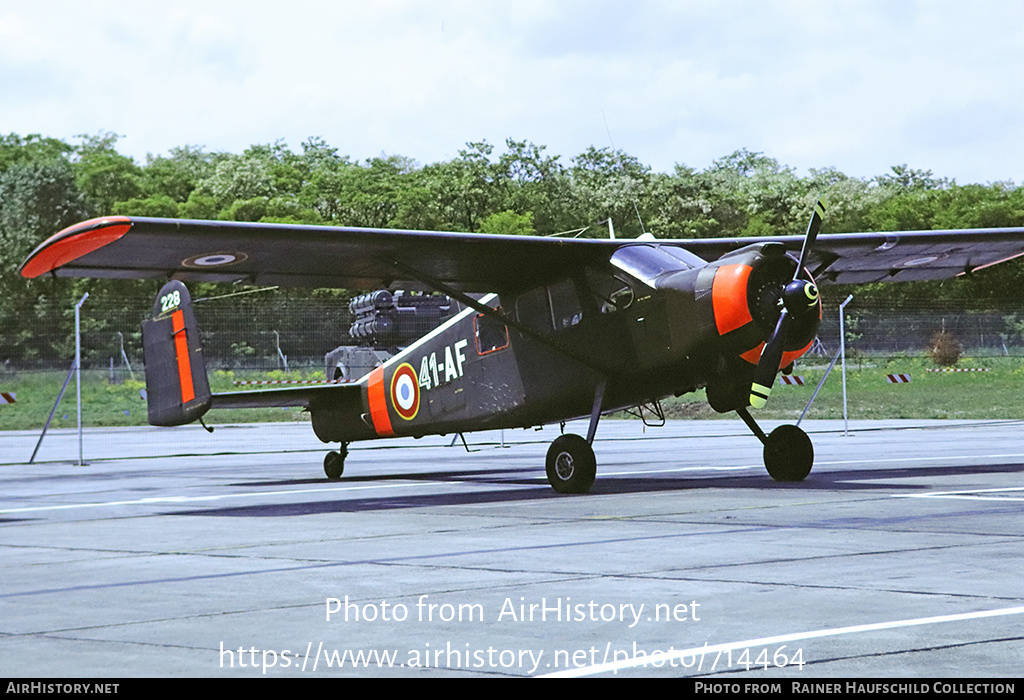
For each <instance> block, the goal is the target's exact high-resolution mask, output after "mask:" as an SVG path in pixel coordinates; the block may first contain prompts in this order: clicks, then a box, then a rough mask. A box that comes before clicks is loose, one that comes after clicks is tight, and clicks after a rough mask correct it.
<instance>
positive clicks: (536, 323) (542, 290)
mask: <svg viewBox="0 0 1024 700" xmlns="http://www.w3.org/2000/svg"><path fill="white" fill-rule="evenodd" d="M516 318H518V319H519V322H520V323H522V324H523V325H524V326H527V327H528V328H530V329H532V330H535V331H537V332H539V333H550V332H551V330H552V328H553V326H552V325H551V304H550V302H549V300H548V288H547V287H538V288H537V289H533V290H530V291H529V292H526V294H522V295H520V297H519V298H518V299H516Z"/></svg>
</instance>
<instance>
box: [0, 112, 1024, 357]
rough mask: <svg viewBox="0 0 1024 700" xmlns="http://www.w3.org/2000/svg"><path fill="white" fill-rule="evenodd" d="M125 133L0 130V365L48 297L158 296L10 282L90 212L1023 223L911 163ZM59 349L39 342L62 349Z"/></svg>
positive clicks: (890, 225)
mask: <svg viewBox="0 0 1024 700" xmlns="http://www.w3.org/2000/svg"><path fill="white" fill-rule="evenodd" d="M119 138H120V137H119V136H118V135H116V134H112V133H109V132H101V133H98V134H96V135H92V136H79V137H76V140H74V141H73V142H66V141H63V140H60V139H55V138H49V137H43V136H41V135H38V134H31V135H28V136H20V135H18V134H8V135H5V136H0V361H2V360H5V359H14V360H17V359H23V358H31V357H34V356H41V355H45V354H46V351H45V349H44V347H43V346H44V345H45V344H46V343H44V342H43V341H39V340H38V339H33V338H32V336H33V333H32V332H31V331H30V330H27V329H25V328H22V327H15V326H16V324H14V322H13V320H11V319H13V318H14V316H13V314H14V313H15V311H17V313H18V314H25V313H36V312H37V310H39V313H40V314H42V311H41V309H43V308H48V307H46V305H47V304H49V303H51V302H53V303H56V304H57V305H58V306H59V307H60V308H61V309H67V308H70V306H71V305H72V304H73V303H74V301H75V300H76V298H77V297H76V296H75V295H78V296H80V295H81V294H82V293H84V292H85V291H90V292H91V293H92V292H96V293H99V292H102V293H104V294H109V295H111V298H113V299H116V300H119V301H118V302H117V303H120V304H121V306H122V307H123V308H124V309H127V308H128V306H129V305H137V304H138V303H139V302H138V300H139V299H145V297H146V296H147V295H150V296H151V295H152V294H153V293H154V290H152V289H150V287H152V284H149V283H145V284H143V283H131V282H124V281H102V282H101V281H76V282H71V281H69V280H38V281H31V282H29V281H26V280H23V279H21V278H19V277H18V276H17V273H16V269H17V266H18V265H19V264H20V263H21V262H22V261H23V260H24V258H25V256H26V255H27V254H28V253H29V252H30V251H31V250H32V249H33V248H34V247H35V246H36V245H38V244H39V243H40V242H41V241H42V240H44V239H45V238H47V237H48V236H50V235H52V234H53V233H55V232H56V231H59V230H60V229H62V228H64V227H66V226H68V225H70V224H72V223H74V222H76V221H79V220H82V219H84V218H88V217H90V216H97V215H106V214H129V215H137V216H155V217H181V218H191V219H221V220H239V221H274V222H289V223H305V224H335V225H346V226H367V227H375V228H392V227H393V228H410V229H421V230H456V231H482V232H488V233H502V234H515V235H522V234H536V235H551V234H556V233H564V232H567V231H575V230H579V229H586V232H585V233H584V234H583V235H592V236H598V237H604V236H606V235H607V234H606V228H605V226H604V225H601V224H603V222H605V221H607V220H608V219H611V221H612V222H613V223H614V226H615V231H616V235H618V236H619V237H623V238H627V237H635V236H637V235H639V234H640V233H641V232H643V231H644V230H646V231H650V232H652V233H654V235H655V236H657V237H660V238H681V239H687V238H702V237H710V236H730V237H731V236H748V235H785V234H794V233H802V232H803V230H804V228H805V227H806V222H807V218H808V216H809V215H810V212H811V209H812V207H813V204H814V201H815V200H816V199H817V198H818V197H820V196H822V195H824V196H826V197H827V198H828V201H829V211H828V216H827V217H826V223H825V229H824V231H825V232H826V233H829V232H848V231H870V230H912V229H934V228H973V227H999V226H1022V225H1024V188H1022V187H1018V186H1016V185H1014V183H1012V182H997V183H991V184H965V185H961V184H958V183H956V182H955V181H954V180H951V179H947V178H944V177H939V176H936V175H935V174H934V173H932V172H931V171H928V170H917V169H914V168H911V167H909V166H907V165H905V164H904V165H896V166H894V167H892V168H891V169H890V171H889V172H887V173H885V174H882V175H879V176H877V177H875V178H870V179H862V178H854V177H849V176H847V175H845V174H844V173H842V172H840V171H838V170H836V169H835V168H822V169H812V170H810V171H809V173H808V174H807V175H805V176H800V175H798V174H797V173H796V172H795V171H794V170H793V168H791V167H789V166H787V165H785V164H783V163H780V162H779V161H777V160H776V159H774V158H772V157H770V156H767V155H765V154H763V153H758V152H753V151H749V150H747V149H739V150H737V151H735V152H733V153H731V154H728V155H726V156H724V157H722V158H720V159H718V160H716V161H715V162H714V163H712V165H711V166H709V167H707V168H705V169H703V170H699V169H696V168H692V167H689V166H686V165H683V164H679V165H677V166H676V167H675V168H674V170H673V171H672V172H669V173H664V172H653V171H652V170H651V168H650V166H648V165H646V164H644V163H642V162H641V161H640V160H639V159H637V158H636V157H634V156H632V155H630V154H628V153H626V152H624V151H621V150H615V149H609V148H596V147H590V148H587V149H586V150H584V151H583V152H582V153H580V154H578V155H576V156H574V157H571V158H566V159H563V158H562V157H561V156H559V155H555V154H551V153H548V152H547V149H546V148H545V147H544V146H542V145H537V144H534V143H532V142H530V141H527V140H516V139H512V138H509V139H507V140H506V141H505V142H504V144H502V145H501V146H495V145H492V144H490V143H488V142H487V141H471V142H469V143H467V144H466V146H465V148H463V149H462V150H460V151H459V152H458V154H457V155H456V156H455V157H454V158H451V159H449V160H445V161H441V162H437V163H429V164H426V165H421V164H419V163H417V162H416V161H414V160H412V159H411V158H408V157H405V156H401V155H384V154H382V155H380V156H377V157H374V158H368V159H366V160H364V161H358V160H353V159H352V158H350V157H349V156H347V155H343V154H341V153H339V151H338V149H337V148H335V147H333V146H331V145H330V144H328V143H327V142H326V141H324V139H322V138H320V137H310V138H309V139H307V140H306V141H305V142H303V143H302V144H301V147H300V148H299V149H298V151H293V150H291V149H290V148H289V147H288V146H287V145H286V144H285V143H284V142H283V141H277V142H274V143H269V144H256V145H253V146H251V147H250V148H248V149H246V150H245V151H243V152H242V153H240V154H232V153H216V152H209V151H207V150H206V149H205V148H203V147H199V146H183V147H179V148H172V149H171V150H170V151H169V152H168V153H167V154H164V155H158V156H153V155H150V156H147V158H146V161H145V163H143V164H139V163H136V162H135V161H134V160H133V159H131V158H130V157H128V156H125V155H123V154H121V153H119V152H118V140H119ZM147 285H148V286H147ZM1022 288H1024V259H1022V260H1016V261H1011V262H1008V263H1005V264H1002V265H999V266H997V267H995V268H993V269H991V270H985V271H984V273H982V274H977V275H968V276H966V277H964V278H961V279H957V280H947V281H943V282H933V283H922V284H914V285H873V286H868V287H863V286H862V287H858V288H857V289H856V290H843V289H839V290H836V291H835V292H834V296H835V297H837V298H842V297H843V296H845V294H846V293H848V292H849V291H855V292H856V294H857V298H858V302H859V303H875V304H888V305H900V304H903V303H906V302H907V300H908V299H911V298H915V297H917V298H924V299H927V300H928V301H929V302H932V303H955V304H958V305H960V306H963V307H968V306H970V307H974V308H978V307H982V306H986V305H992V306H997V305H998V304H999V303H1000V302H1001V301H1003V300H1008V299H1010V300H1012V299H1018V298H1019V290H1020V289H1022ZM142 289H145V290H146V291H145V292H143V291H140V290H142ZM308 293H313V292H308ZM317 293H321V292H317ZM326 294H328V295H333V294H335V293H334V292H327V293H326ZM340 294H342V295H344V294H345V292H340ZM830 296H831V295H830ZM150 302H151V300H150V301H142V302H141V307H139V306H133V308H134V310H135V311H136V312H137V310H138V308H145V307H146V306H148V304H149V303H150ZM62 313H63V312H62ZM104 313H106V312H104ZM64 332H65V331H64V330H62V331H61V333H64ZM1008 332H1009V329H1008ZM61 338H64V339H63V340H61V339H58V340H53V341H52V342H51V341H46V342H50V347H51V348H56V347H58V346H60V347H61V348H63V347H64V344H66V335H64V336H61Z"/></svg>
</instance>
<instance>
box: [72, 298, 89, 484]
mask: <svg viewBox="0 0 1024 700" xmlns="http://www.w3.org/2000/svg"><path fill="white" fill-rule="evenodd" d="M88 298H89V292H86V293H85V295H84V296H83V297H82V298H81V299H79V300H78V303H77V304H75V384H76V385H77V388H78V466H80V467H81V466H82V465H83V464H85V461H84V460H83V459H82V318H81V317H82V314H81V309H82V304H84V303H85V300H86V299H88Z"/></svg>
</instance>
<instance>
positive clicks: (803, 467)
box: [736, 408, 814, 481]
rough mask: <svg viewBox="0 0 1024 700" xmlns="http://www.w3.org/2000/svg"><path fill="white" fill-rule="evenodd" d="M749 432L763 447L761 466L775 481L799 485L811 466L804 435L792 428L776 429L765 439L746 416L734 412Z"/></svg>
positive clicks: (810, 450)
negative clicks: (762, 464)
mask: <svg viewBox="0 0 1024 700" xmlns="http://www.w3.org/2000/svg"><path fill="white" fill-rule="evenodd" d="M736 413H738V414H739V416H740V418H742V419H743V422H744V423H746V424H747V427H748V428H750V431H751V432H752V433H754V435H756V436H757V438H758V439H759V440H760V441H761V442H762V444H764V466H765V468H766V469H767V470H768V474H769V475H770V476H771V477H772V478H773V479H775V480H776V481H803V480H804V479H806V478H807V475H808V474H810V473H811V467H812V466H814V446H813V445H812V444H811V439H810V438H809V437H807V433H805V432H804V431H803V430H801V429H800V428H798V427H797V426H795V425H780V426H779V427H778V428H776V429H775V430H773V431H772V432H771V434H769V435H765V434H764V431H763V430H761V428H760V427H759V426H758V425H757V423H756V422H755V421H754V419H753V417H751V415H750V412H749V411H747V409H745V408H738V409H736Z"/></svg>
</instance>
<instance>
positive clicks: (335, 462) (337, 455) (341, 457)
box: [324, 444, 348, 479]
mask: <svg viewBox="0 0 1024 700" xmlns="http://www.w3.org/2000/svg"><path fill="white" fill-rule="evenodd" d="M346 456H348V446H347V445H344V444H343V445H342V446H341V449H340V450H339V451H337V452H328V453H327V454H326V455H325V456H324V474H326V475H327V478H328V479H340V478H341V475H342V474H343V473H344V472H345V457H346Z"/></svg>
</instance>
